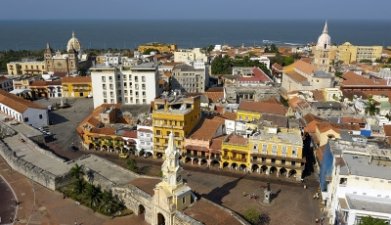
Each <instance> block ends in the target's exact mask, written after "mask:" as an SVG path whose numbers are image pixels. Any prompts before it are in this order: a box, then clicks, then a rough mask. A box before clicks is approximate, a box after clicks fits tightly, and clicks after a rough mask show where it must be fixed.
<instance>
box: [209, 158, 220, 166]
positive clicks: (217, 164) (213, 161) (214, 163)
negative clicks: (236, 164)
mask: <svg viewBox="0 0 391 225" xmlns="http://www.w3.org/2000/svg"><path fill="white" fill-rule="evenodd" d="M210 165H211V166H212V167H219V165H220V163H219V161H217V160H212V162H211V163H210Z"/></svg>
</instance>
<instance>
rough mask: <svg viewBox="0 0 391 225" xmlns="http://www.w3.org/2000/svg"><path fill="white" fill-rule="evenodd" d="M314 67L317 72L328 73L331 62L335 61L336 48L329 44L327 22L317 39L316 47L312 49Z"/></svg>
mask: <svg viewBox="0 0 391 225" xmlns="http://www.w3.org/2000/svg"><path fill="white" fill-rule="evenodd" d="M313 53H314V66H315V67H316V69H317V70H321V71H325V72H330V71H331V64H332V61H333V60H334V59H335V55H336V47H335V46H332V44H331V37H330V35H329V31H328V26H327V22H326V23H325V25H324V28H323V32H322V34H321V35H320V36H319V38H318V42H317V43H316V46H314V47H313Z"/></svg>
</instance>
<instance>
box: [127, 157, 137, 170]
mask: <svg viewBox="0 0 391 225" xmlns="http://www.w3.org/2000/svg"><path fill="white" fill-rule="evenodd" d="M126 165H127V166H128V170H130V171H132V172H135V173H137V171H138V167H137V162H136V160H134V159H128V160H127V161H126Z"/></svg>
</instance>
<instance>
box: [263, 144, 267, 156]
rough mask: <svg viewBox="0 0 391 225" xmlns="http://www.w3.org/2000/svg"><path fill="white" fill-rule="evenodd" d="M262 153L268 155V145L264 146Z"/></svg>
mask: <svg viewBox="0 0 391 225" xmlns="http://www.w3.org/2000/svg"><path fill="white" fill-rule="evenodd" d="M262 153H263V154H267V144H263V145H262Z"/></svg>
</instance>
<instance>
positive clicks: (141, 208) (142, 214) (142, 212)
mask: <svg viewBox="0 0 391 225" xmlns="http://www.w3.org/2000/svg"><path fill="white" fill-rule="evenodd" d="M138 216H139V217H142V218H145V207H144V206H143V205H139V206H138Z"/></svg>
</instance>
